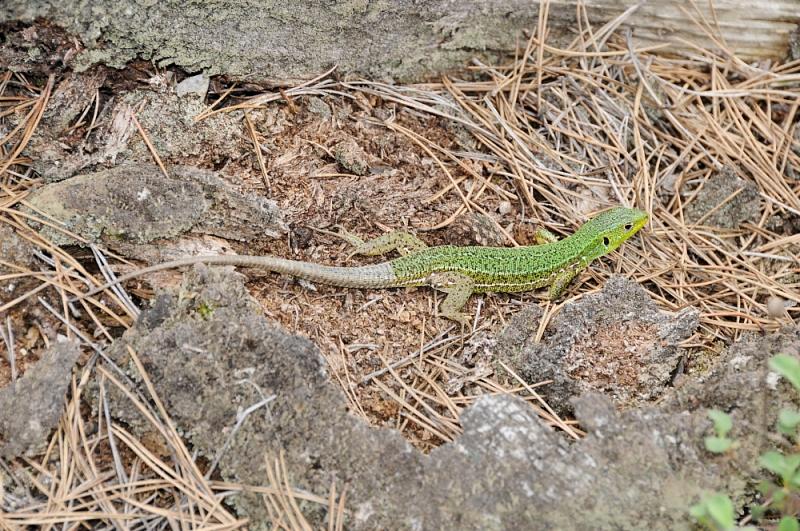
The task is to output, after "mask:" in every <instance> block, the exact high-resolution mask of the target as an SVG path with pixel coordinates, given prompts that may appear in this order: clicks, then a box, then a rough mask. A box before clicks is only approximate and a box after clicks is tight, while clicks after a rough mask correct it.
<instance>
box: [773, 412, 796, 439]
mask: <svg viewBox="0 0 800 531" xmlns="http://www.w3.org/2000/svg"><path fill="white" fill-rule="evenodd" d="M798 424H800V411H794V410H792V409H782V410H781V412H780V413H779V414H778V431H780V432H781V433H783V434H784V435H795V434H796V432H797V425H798Z"/></svg>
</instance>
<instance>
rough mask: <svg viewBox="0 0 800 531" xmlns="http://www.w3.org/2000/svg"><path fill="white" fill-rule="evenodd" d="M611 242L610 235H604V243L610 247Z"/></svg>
mask: <svg viewBox="0 0 800 531" xmlns="http://www.w3.org/2000/svg"><path fill="white" fill-rule="evenodd" d="M609 243H611V240H609V239H608V236H603V245H605V246H606V247H608V244H609Z"/></svg>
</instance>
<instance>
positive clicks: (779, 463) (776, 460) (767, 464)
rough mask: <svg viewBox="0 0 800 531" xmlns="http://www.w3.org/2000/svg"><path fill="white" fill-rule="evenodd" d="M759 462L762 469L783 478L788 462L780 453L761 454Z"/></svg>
mask: <svg viewBox="0 0 800 531" xmlns="http://www.w3.org/2000/svg"><path fill="white" fill-rule="evenodd" d="M758 462H759V463H761V466H762V467H764V468H766V469H767V470H769V471H770V472H772V473H773V474H777V475H779V476H781V477H782V476H783V474H784V472H785V471H786V460H785V459H784V458H783V455H781V454H779V453H778V452H774V451H772V452H765V453H763V454H761V457H760V458H759V460H758Z"/></svg>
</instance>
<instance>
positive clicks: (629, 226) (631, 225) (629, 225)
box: [625, 223, 633, 230]
mask: <svg viewBox="0 0 800 531" xmlns="http://www.w3.org/2000/svg"><path fill="white" fill-rule="evenodd" d="M632 228H633V223H626V224H625V230H631V229H632Z"/></svg>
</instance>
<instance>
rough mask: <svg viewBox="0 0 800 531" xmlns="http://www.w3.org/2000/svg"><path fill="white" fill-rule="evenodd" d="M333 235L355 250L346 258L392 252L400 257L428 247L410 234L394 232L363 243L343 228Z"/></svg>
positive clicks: (400, 231) (399, 231)
mask: <svg viewBox="0 0 800 531" xmlns="http://www.w3.org/2000/svg"><path fill="white" fill-rule="evenodd" d="M333 234H334V235H336V236H338V237H340V238H342V239H343V240H345V241H346V242H348V243H350V245H352V246H353V247H355V249H354V250H353V252H352V253H350V255H349V256H348V257H347V258H350V257H352V256H353V255H356V254H361V255H364V256H379V255H382V254H387V253H390V252H392V251H397V252H398V253H400V254H401V255H407V254H410V253H414V252H417V251H421V250H423V249H427V248H428V245H427V244H426V243H425V242H423V241H422V240H420V239H419V238H417V237H416V236H414V235H413V234H411V233H410V232H406V231H402V230H396V231H392V232H387V233H386V234H382V235H380V236H378V237H377V238H373V239H372V240H368V241H364V240H362V239H361V238H359V237H358V236H355V235H354V234H351V233H349V232H347V231H346V230H345V229H344V228H342V227H339V232H338V233H333Z"/></svg>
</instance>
